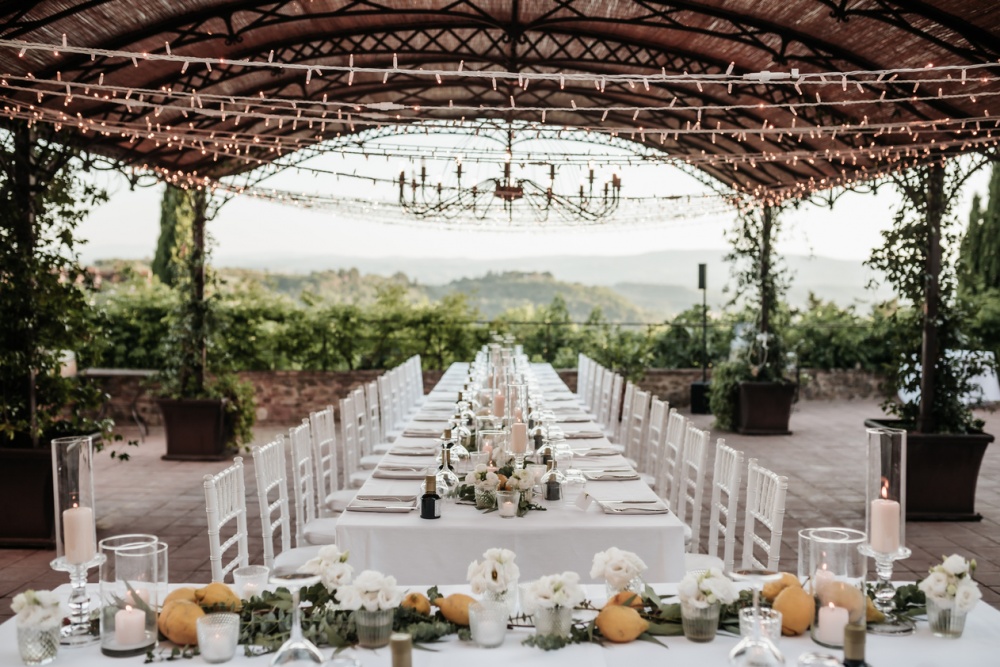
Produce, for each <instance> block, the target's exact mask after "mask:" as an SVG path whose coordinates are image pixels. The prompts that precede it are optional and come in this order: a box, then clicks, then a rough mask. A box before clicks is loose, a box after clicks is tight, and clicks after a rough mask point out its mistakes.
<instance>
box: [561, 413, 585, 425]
mask: <svg viewBox="0 0 1000 667" xmlns="http://www.w3.org/2000/svg"><path fill="white" fill-rule="evenodd" d="M589 421H592V420H591V419H590V417H588V416H587V415H565V416H563V417H556V423H557V424H585V423H587V422H589Z"/></svg>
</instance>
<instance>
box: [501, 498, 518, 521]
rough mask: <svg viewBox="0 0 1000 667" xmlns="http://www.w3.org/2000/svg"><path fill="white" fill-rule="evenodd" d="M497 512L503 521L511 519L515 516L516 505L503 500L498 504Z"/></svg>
mask: <svg viewBox="0 0 1000 667" xmlns="http://www.w3.org/2000/svg"><path fill="white" fill-rule="evenodd" d="M499 512H500V516H502V517H503V518H505V519H510V518H513V517H514V516H517V505H515V504H514V503H513V502H512V501H510V500H505V501H503V502H502V503H500V507H499Z"/></svg>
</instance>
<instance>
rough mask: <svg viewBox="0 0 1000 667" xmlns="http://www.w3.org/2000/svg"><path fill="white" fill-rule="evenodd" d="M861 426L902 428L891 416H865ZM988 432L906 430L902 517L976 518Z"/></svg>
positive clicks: (980, 516)
mask: <svg viewBox="0 0 1000 667" xmlns="http://www.w3.org/2000/svg"><path fill="white" fill-rule="evenodd" d="M865 426H868V427H880V426H886V427H889V428H902V422H900V421H898V420H895V419H866V420H865ZM991 442H993V436H992V435H990V434H989V433H911V432H907V434H906V519H907V520H908V521H980V520H982V518H983V515H982V514H979V513H978V512H976V485H977V484H978V483H979V467H980V465H982V463H983V456H984V455H985V454H986V446H987V445H989V444H990V443H991Z"/></svg>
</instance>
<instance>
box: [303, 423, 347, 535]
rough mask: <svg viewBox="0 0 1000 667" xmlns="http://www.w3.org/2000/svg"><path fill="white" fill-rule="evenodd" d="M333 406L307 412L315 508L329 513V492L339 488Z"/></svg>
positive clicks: (323, 512) (321, 512)
mask: <svg viewBox="0 0 1000 667" xmlns="http://www.w3.org/2000/svg"><path fill="white" fill-rule="evenodd" d="M336 428H337V427H336V421H335V418H334V411H333V406H332V405H328V406H326V408H325V409H323V410H317V411H316V412H310V413H309V432H310V433H311V434H312V448H313V468H314V469H315V471H316V500H317V509H318V512H319V514H321V515H329V514H330V513H331V510H332V508H331V507H330V506H329V502H330V496H331V494H332V493H333V492H334V491H336V490H337V489H339V488H340V466H339V465H338V461H337V458H338V451H337V450H338V448H337V435H336V434H337V430H336Z"/></svg>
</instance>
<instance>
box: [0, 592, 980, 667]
mask: <svg viewBox="0 0 1000 667" xmlns="http://www.w3.org/2000/svg"><path fill="white" fill-rule="evenodd" d="M654 588H656V590H657V592H659V593H661V594H664V593H669V592H673V590H674V589H673V587H672V586H669V585H657V586H654ZM414 590H421V591H422V590H424V587H414ZM454 591H464V592H468V590H467V588H466V587H447V588H446V587H442V593H444V594H448V593H450V592H454ZM58 592H61V593H62V594H63V595H64V596H66V595H68V594H69V586H68V585H64V586H61V587H60V588H59V589H58ZM95 592H96V587H95ZM587 594H588V596H589V597H590V599H591V600H593V601H594V602H595V603H598V604H599V603H600V601H601V600H603V599H604V590H603V586H601V587H598V586H588V587H587ZM578 617H579V618H582V617H583V616H582V614H581V615H580V616H578ZM16 632H17V630H16V627H15V621H14V620H10V621H7V622H6V623H4V624H3V625H0V665H2V666H3V667H15V666H16V665H20V664H22V663H21V659H20V657H19V655H18V652H17V637H16ZM533 632H534V631H533V630H532V629H530V628H518V629H516V630H511V631H509V632H508V633H507V639H506V640H505V641H504V644H503V645H502V646H501V647H499V648H497V649H492V650H490V649H481V648H478V647H477V646H475V644H473V643H471V642H463V641H460V640H459V639H458V638H457V637H455V636H451V637H449V638H447V639H446V640H445V641H443V642H441V643H440V644H435V645H433V646H431V647H430V648H433V649H434V652H430V651H422V650H414V651H413V666H414V667H469V665H476V667H493V666H496V667H510V666H511V665H517V666H518V667H536V666H537V667H621V666H622V665H667V664H669V665H671V667H708V666H718V667H723V666H724V665H727V664H729V663H728V658H727V656H728V654H729V651H730V649H732V648H733V646H734V645H735V644H736V642H737V638H735V637H729V636H725V635H718V636H716V638H715V640H714V641H712V642H711V643H708V644H694V643H692V642H689V641H688V640H686V639H684V638H683V637H665V638H660V639H659V641H660V642H662V643H663V644H665V645H666V646H667V648H664V647H662V646H657V645H655V644H652V643H649V642H644V641H635V642H632V643H630V644H622V645H616V644H608V645H607V646H605V647H601V646H596V645H592V644H582V645H573V646H568V647H566V648H564V649H561V650H558V651H542V650H540V649H535V648H529V647H526V646H521V641H522V640H523V639H524V638H525V637H528V636H529V635H531V634H532V633H533ZM778 646H779V648H780V649H781V650H782V652H784V654H785V659H786V665H788V666H789V667H793V666H794V665H795V664H796V662H797V661H798V657H799V656H800V655H801V654H803V653H807V652H824V653H834V654H836V655H838V656H840V655H841V654H840V653H839V652H836V651H832V650H830V649H825V648H823V647H821V646H819V645H818V644H814V643H813V642H812V641H811V640H810V639H809V638H808V636H803V637H782V639H781V641H780V642H779V645H778ZM163 647H165V648H167V649H168V650H169V647H170V644H166V645H163V646H161V648H163ZM998 649H1000V612H998V611H997V610H996V609H993V608H992V607H989V606H987V605H986V604H984V603H982V602H981V603H979V604H978V605H977V606H976V608H975V609H974V610H973V611H972V613H971V614H970V615H969V618H968V621H967V623H966V626H965V634H964V635H962V637H961V638H959V639H955V640H952V639H939V638H937V637H934V636H932V635H931V633H930V630H929V629H928V627H927V623H926V622H920V623H918V624H917V632H916V634H914V635H912V636H909V637H876V636H872V635H869V636H868V641H867V660H868V663H869V664H871V665H873V667H903V666H905V667H996V665H997V664H1000V657H998V656H1000V650H998ZM332 653H333V649H331V648H324V649H323V654H324V655H325V656H330V655H331V654H332ZM354 654H355V655H356V656H357V657H358V658H360V659H361V662H362V664H363V665H364V667H389V666H390V665H391V664H392V659H391V656H390V653H389V650H388V648H385V649H378V650H374V651H373V650H367V649H357V650H355V651H354ZM270 660H271V656H258V657H253V658H247V657H245V656H244V655H243V651H242V647H241V648H238V649H237V651H236V658H235V659H234V660H233V661H232V662H230V663H229V664H231V665H234V666H235V665H247V666H250V667H267V665H269V664H270ZM143 661H144V658H143V657H142V656H137V657H134V658H109V657H106V656H103V655H101V651H100V648H99V647H98V646H88V647H84V648H76V649H68V648H62V649H60V652H59V657H58V658H57V661H56V662H55V663H54V664H56V665H65V666H66V667H108V666H109V665H120V666H121V667H127V666H131V665H134V666H138V665H142V664H143ZM175 664H177V665H191V666H192V667H194V666H195V665H203V664H206V663H205V661H204V659H202V658H200V657H198V658H194V659H192V660H183V661H180V662H178V663H175Z"/></svg>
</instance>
